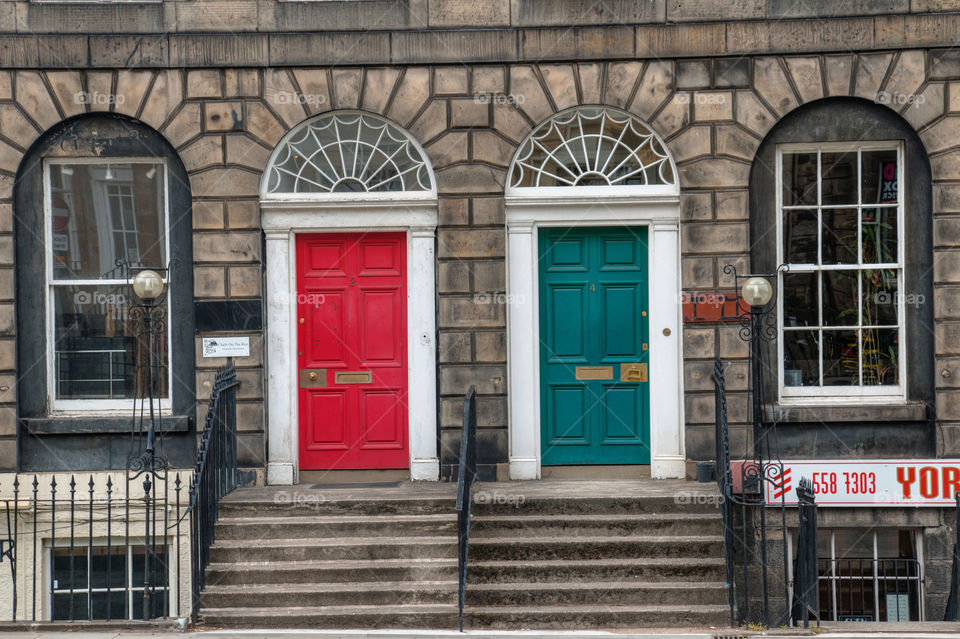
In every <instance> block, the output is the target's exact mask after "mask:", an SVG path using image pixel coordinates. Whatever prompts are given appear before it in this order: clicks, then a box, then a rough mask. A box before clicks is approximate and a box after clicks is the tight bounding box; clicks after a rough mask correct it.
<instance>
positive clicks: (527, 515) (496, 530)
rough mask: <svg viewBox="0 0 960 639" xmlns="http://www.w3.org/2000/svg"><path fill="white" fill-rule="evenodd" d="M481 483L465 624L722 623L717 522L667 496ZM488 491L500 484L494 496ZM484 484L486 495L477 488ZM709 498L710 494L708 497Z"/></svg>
mask: <svg viewBox="0 0 960 639" xmlns="http://www.w3.org/2000/svg"><path fill="white" fill-rule="evenodd" d="M580 483H581V484H582V489H583V490H582V493H581V496H580V498H575V499H574V498H571V497H570V495H569V493H567V494H550V492H548V491H543V490H541V489H539V488H538V487H537V489H536V490H535V492H532V491H531V490H530V489H527V490H525V491H523V492H522V493H521V494H520V495H511V494H510V486H503V485H500V486H499V487H498V488H497V489H491V488H481V492H480V493H478V494H477V496H476V500H475V501H480V502H481V503H477V504H476V505H475V506H474V511H473V512H474V517H473V529H472V534H471V539H470V567H469V573H468V578H467V583H468V586H467V610H468V618H469V623H470V627H473V628H497V629H519V628H543V629H577V628H580V629H587V628H590V629H597V628H641V627H682V626H685V627H707V626H713V627H725V626H727V625H728V623H729V609H728V608H727V606H726V596H727V591H726V585H725V580H724V564H723V537H722V521H721V519H720V515H719V511H718V510H717V509H716V507H715V506H713V505H709V506H708V505H707V504H706V503H704V504H703V505H691V504H678V503H677V500H676V499H675V498H674V497H673V496H647V497H645V498H643V499H640V500H638V499H636V498H635V497H633V496H625V497H622V498H618V497H609V496H602V495H597V496H591V494H590V493H591V490H590V487H589V485H590V484H594V483H595V482H580ZM496 490H499V491H502V492H505V493H506V494H505V495H503V496H502V498H501V499H497V497H496V492H495V491H496ZM485 492H486V494H485ZM707 501H709V500H707Z"/></svg>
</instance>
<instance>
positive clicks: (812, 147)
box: [776, 140, 907, 404]
mask: <svg viewBox="0 0 960 639" xmlns="http://www.w3.org/2000/svg"><path fill="white" fill-rule="evenodd" d="M883 150H886V151H889V150H896V152H897V173H898V177H897V181H898V184H897V187H898V188H897V190H898V193H897V204H896V207H895V208H896V209H897V263H896V264H892V263H891V264H887V263H883V264H876V265H871V266H873V267H875V268H888V269H890V268H895V269H896V270H897V322H898V324H897V330H898V339H897V349H898V353H897V357H898V361H897V365H898V367H899V374H898V379H899V382H900V383H899V384H897V385H886V386H879V385H878V386H863V385H862V384H861V385H857V386H816V387H813V386H786V385H785V384H784V362H783V358H784V333H785V331H784V327H783V322H784V315H783V276H784V272H783V271H782V270H781V271H780V272H779V273H778V275H777V380H778V385H779V397H780V401H781V403H784V404H809V403H810V402H811V400H814V399H815V400H817V401H818V402H822V401H826V402H834V403H849V402H850V401H852V400H863V399H866V400H869V401H871V402H872V403H902V402H905V401H906V388H907V380H906V375H907V367H906V362H905V359H906V358H905V357H904V355H905V347H906V330H907V326H906V304H905V299H906V298H905V295H904V278H903V274H904V268H905V264H906V238H905V228H904V227H905V224H904V203H905V201H906V199H907V195H906V191H907V184H906V179H905V176H906V175H907V171H906V165H905V154H904V150H903V143H902V142H899V141H893V140H891V141H876V142H874V141H869V142H825V143H821V144H803V143H797V144H781V145H779V146H778V147H777V162H776V165H777V166H776V174H777V177H776V216H777V220H776V225H777V261H776V263H777V264H783V263H784V260H785V256H784V250H783V212H784V210H785V209H784V204H783V155H784V154H785V153H787V154H792V153H818V164H819V157H820V155H819V154H822V153H833V152H848V153H850V152H856V153H857V203H856V204H855V205H849V204H847V205H825V206H824V205H822V203H821V201H820V200H821V194H822V188H821V180H822V175H821V173H822V171H820V170H819V168H818V171H817V204H816V205H815V206H814V205H794V206H791V207H788V209H811V208H816V210H817V212H818V216H819V212H820V211H821V210H822V209H823V208H837V209H840V208H846V209H851V208H856V209H857V220H858V222H857V224H858V231H857V238H858V241H857V263H856V264H855V265H853V264H842V265H822V264H821V265H819V266H818V265H816V264H802V265H801V264H791V265H790V270H789V271H788V272H789V273H819V272H821V271H830V270H853V268H856V269H858V271H857V272H858V273H859V272H862V270H863V250H862V246H861V245H862V238H861V236H860V231H859V228H860V226H861V222H860V220H861V219H862V215H861V211H862V209H863V208H864V207H865V206H866V205H865V204H864V203H863V202H862V201H861V200H862V194H861V189H862V187H863V184H862V181H861V176H860V170H861V160H860V153H861V152H862V151H883ZM867 208H894V207H893V206H889V205H888V206H886V207H884V206H883V205H878V206H867ZM817 230H818V237H817V247H818V248H817V250H818V253H819V251H820V250H821V239H820V237H821V234H820V226H819V222H818V227H817ZM858 281H859V278H858ZM818 295H822V288H820V287H818ZM859 299H860V303H861V304H862V295H861V296H860V297H859ZM822 307H823V303H822V299H821V300H820V303H819V308H818V311H817V312H818V315H819V314H821V313H822V310H823V309H822ZM860 321H861V317H859V316H858V319H857V322H858V324H859V322H860ZM822 328H823V327H822V318H821V320H820V322H818V325H817V326H816V327H809V329H810V330H813V331H818V332H820V331H822ZM858 330H862V329H858ZM819 352H820V374H821V377H822V375H823V349H822V344H821V345H820V350H819ZM860 357H861V359H862V349H861V355H860ZM861 365H862V364H861Z"/></svg>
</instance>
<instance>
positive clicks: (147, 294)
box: [133, 269, 163, 305]
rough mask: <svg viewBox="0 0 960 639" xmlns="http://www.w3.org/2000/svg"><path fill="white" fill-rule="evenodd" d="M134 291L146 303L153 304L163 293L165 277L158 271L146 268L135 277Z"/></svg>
mask: <svg viewBox="0 0 960 639" xmlns="http://www.w3.org/2000/svg"><path fill="white" fill-rule="evenodd" d="M133 293H134V295H136V296H137V297H139V298H140V299H141V300H143V301H144V302H145V303H148V304H151V305H152V303H153V301H154V300H155V299H157V298H158V297H160V295H161V294H162V293H163V278H162V277H160V274H159V273H157V272H156V271H152V270H150V269H146V270H144V271H140V272H139V273H137V274H136V276H135V277H134V278H133Z"/></svg>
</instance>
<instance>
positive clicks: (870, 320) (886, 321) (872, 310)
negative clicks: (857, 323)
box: [861, 269, 900, 326]
mask: <svg viewBox="0 0 960 639" xmlns="http://www.w3.org/2000/svg"><path fill="white" fill-rule="evenodd" d="M861 275H862V277H861V280H862V282H863V325H864V326H896V325H897V307H898V301H899V297H900V293H899V291H898V290H897V272H896V271H894V270H887V269H866V270H864V271H861Z"/></svg>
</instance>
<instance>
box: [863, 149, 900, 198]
mask: <svg viewBox="0 0 960 639" xmlns="http://www.w3.org/2000/svg"><path fill="white" fill-rule="evenodd" d="M860 157H861V162H862V164H861V169H860V171H861V173H860V175H861V181H860V183H861V188H862V189H863V203H864V204H871V203H874V202H877V203H884V204H889V203H894V202H896V201H897V197H898V195H899V188H898V187H899V185H898V183H897V178H898V176H897V151H896V150H895V149H890V150H886V151H863V152H862V153H861V154H860Z"/></svg>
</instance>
